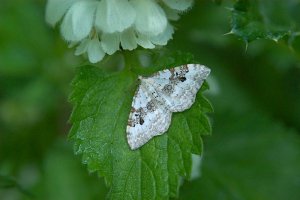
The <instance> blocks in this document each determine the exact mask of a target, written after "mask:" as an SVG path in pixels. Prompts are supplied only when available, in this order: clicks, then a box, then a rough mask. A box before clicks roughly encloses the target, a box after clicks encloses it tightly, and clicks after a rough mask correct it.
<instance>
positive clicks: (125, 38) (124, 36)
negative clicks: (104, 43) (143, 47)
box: [120, 28, 137, 50]
mask: <svg viewBox="0 0 300 200" xmlns="http://www.w3.org/2000/svg"><path fill="white" fill-rule="evenodd" d="M120 40H121V45H122V48H123V49H126V50H133V49H135V48H137V43H136V35H135V32H134V30H133V29H132V28H130V29H127V30H125V31H123V32H122V33H121V37H120Z"/></svg>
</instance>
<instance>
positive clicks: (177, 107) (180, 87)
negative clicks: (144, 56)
mask: <svg viewBox="0 0 300 200" xmlns="http://www.w3.org/2000/svg"><path fill="white" fill-rule="evenodd" d="M209 73H210V69H208V68H207V67H205V66H203V65H199V64H187V65H182V66H179V67H175V68H172V69H166V70H163V71H160V72H158V73H156V74H155V75H153V76H151V77H148V78H143V80H144V81H145V82H147V83H148V84H150V85H152V87H153V88H155V90H156V91H157V93H158V95H159V96H160V97H161V98H162V99H163V100H162V101H163V102H164V103H165V106H166V107H167V108H168V109H169V110H170V111H171V112H181V111H184V110H186V109H188V108H190V107H191V106H192V104H193V103H194V102H195V98H196V94H197V92H198V90H199V89H200V87H201V85H202V83H203V81H204V80H205V79H206V78H207V76H208V75H209Z"/></svg>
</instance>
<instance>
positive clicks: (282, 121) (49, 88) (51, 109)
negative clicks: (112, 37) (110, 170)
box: [0, 0, 300, 200]
mask: <svg viewBox="0 0 300 200" xmlns="http://www.w3.org/2000/svg"><path fill="white" fill-rule="evenodd" d="M288 2H289V3H293V4H294V5H296V7H293V10H294V12H295V11H296V12H295V13H297V11H299V12H298V13H300V2H299V1H297V0H289V1H288ZM232 3H233V1H225V2H223V3H221V5H217V4H216V3H215V2H213V1H211V0H205V1H197V2H196V4H195V6H194V7H193V9H191V10H190V12H188V13H186V14H185V15H183V16H182V18H181V19H180V20H179V21H178V22H176V23H175V24H174V25H175V27H176V29H177V31H176V33H175V35H174V39H173V40H172V41H171V42H170V43H169V45H168V48H169V49H172V50H180V51H183V52H191V53H192V54H194V55H195V58H196V59H197V60H199V61H200V62H201V63H202V64H205V65H207V66H209V67H211V69H212V74H211V77H210V79H209V84H210V87H211V89H210V91H209V92H207V94H206V96H207V97H208V98H209V100H210V101H211V102H212V104H213V106H214V108H215V112H214V113H213V114H211V115H210V118H211V122H212V127H213V135H212V136H209V137H205V138H204V144H205V146H204V154H203V159H202V164H201V168H199V169H197V170H199V171H200V173H201V177H200V178H197V179H195V180H192V181H185V182H184V183H183V185H182V187H181V189H180V196H179V199H195V200H196V199H204V200H207V199H208V200H211V199H230V200H232V199H253V200H254V199H255V200H257V199H258V200H260V199H261V200H268V199H270V200H271V199H272V200H274V199H278V200H280V199H289V200H297V199H300V190H299V189H300V135H299V133H300V103H299V102H300V53H299V52H300V51H299V50H300V48H299V47H300V45H299V43H300V41H299V39H297V38H296V39H295V40H294V41H293V44H292V46H293V49H292V48H291V46H289V45H287V44H286V42H285V41H281V42H279V43H276V42H274V41H271V40H256V41H254V42H251V43H250V44H249V46H248V48H247V50H246V45H245V43H244V42H243V41H242V40H239V39H238V38H237V37H236V36H233V35H226V36H224V35H223V34H224V33H226V32H229V31H230V30H231V28H230V19H231V13H230V11H229V10H228V9H226V8H225V7H227V6H228V7H229V6H232ZM279 6H280V4H274V5H273V8H274V9H273V11H274V12H275V11H276V10H277V11H278V10H279V12H275V16H277V19H280V17H282V13H281V11H280V7H279ZM297 6H298V7H297ZM44 9H45V1H44V0H26V1H25V0H1V2H0V199H3V200H15V199H16V200H17V199H49V200H52V199H53V200H60V199H64V200H69V199H70V200H76V199H78V200H82V199H104V198H105V195H106V192H107V189H106V188H105V186H104V183H103V180H102V179H99V178H97V177H96V175H95V174H88V172H87V170H86V168H85V166H84V165H82V164H81V162H80V157H78V156H74V155H73V151H72V144H71V143H69V142H67V132H68V130H69V127H70V124H68V122H67V121H68V117H69V115H70V113H71V106H70V104H69V103H68V100H67V99H68V94H69V93H70V82H71V80H72V77H74V74H75V68H76V67H77V66H79V65H80V64H81V63H82V62H84V61H83V59H82V58H80V57H75V56H74V55H73V49H68V48H67V44H66V43H65V42H64V41H63V40H62V39H61V37H60V35H59V31H58V30H57V29H55V30H53V29H51V28H50V27H48V26H47V24H46V23H45V21H44ZM273 14H274V13H273ZM297 19H298V21H295V23H294V24H293V27H295V26H296V27H297V26H298V27H299V23H300V18H296V20H297Z"/></svg>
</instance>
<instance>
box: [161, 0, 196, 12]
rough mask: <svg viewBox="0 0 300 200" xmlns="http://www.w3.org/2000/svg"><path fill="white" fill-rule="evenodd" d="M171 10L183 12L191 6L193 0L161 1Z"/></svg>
mask: <svg viewBox="0 0 300 200" xmlns="http://www.w3.org/2000/svg"><path fill="white" fill-rule="evenodd" d="M162 1H163V2H164V3H165V4H166V5H167V6H169V7H170V8H172V9H175V10H179V11H185V10H187V9H188V8H190V7H191V6H192V5H193V2H194V0H162Z"/></svg>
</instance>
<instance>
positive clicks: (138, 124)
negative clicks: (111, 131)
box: [126, 81, 171, 150]
mask: <svg viewBox="0 0 300 200" xmlns="http://www.w3.org/2000/svg"><path fill="white" fill-rule="evenodd" d="M170 124H171V112H170V111H169V110H168V109H167V108H166V107H165V106H164V104H163V102H161V101H160V98H159V96H158V95H157V93H156V92H155V90H154V88H153V87H152V86H149V85H147V84H144V83H143V82H142V81H141V85H140V86H139V87H138V89H137V92H136V94H135V95H134V98H133V102H132V108H131V112H130V114H129V119H128V124H127V128H126V132H127V141H128V144H129V146H130V148H131V149H133V150H134V149H137V148H139V147H141V146H142V145H144V144H145V143H146V142H148V141H149V140H150V139H151V138H152V137H154V136H156V135H161V134H162V133H164V132H166V131H167V130H168V128H169V126H170Z"/></svg>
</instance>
